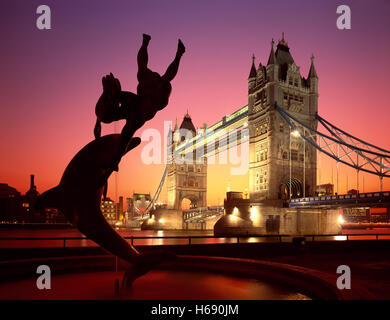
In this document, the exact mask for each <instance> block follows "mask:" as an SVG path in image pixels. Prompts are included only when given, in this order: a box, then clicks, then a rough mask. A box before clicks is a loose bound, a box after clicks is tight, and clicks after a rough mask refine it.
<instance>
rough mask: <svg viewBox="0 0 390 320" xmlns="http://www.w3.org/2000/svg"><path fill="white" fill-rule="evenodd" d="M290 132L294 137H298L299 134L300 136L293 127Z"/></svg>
mask: <svg viewBox="0 0 390 320" xmlns="http://www.w3.org/2000/svg"><path fill="white" fill-rule="evenodd" d="M291 134H292V135H293V136H294V137H299V136H300V133H299V131H298V130H296V129H295V130H294V131H292V132H291Z"/></svg>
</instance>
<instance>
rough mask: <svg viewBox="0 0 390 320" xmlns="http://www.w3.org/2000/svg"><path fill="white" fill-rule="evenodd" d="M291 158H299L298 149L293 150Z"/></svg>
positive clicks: (294, 159)
mask: <svg viewBox="0 0 390 320" xmlns="http://www.w3.org/2000/svg"><path fill="white" fill-rule="evenodd" d="M291 160H293V161H296V160H298V151H297V150H291Z"/></svg>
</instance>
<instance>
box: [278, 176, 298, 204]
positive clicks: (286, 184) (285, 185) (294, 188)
mask: <svg viewBox="0 0 390 320" xmlns="http://www.w3.org/2000/svg"><path fill="white" fill-rule="evenodd" d="M290 186H291V198H299V197H302V195H303V187H302V183H301V181H299V180H298V179H296V178H291V183H290V178H287V179H284V180H283V182H282V184H281V185H280V198H281V199H284V200H286V199H289V198H290Z"/></svg>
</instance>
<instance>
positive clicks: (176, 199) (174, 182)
mask: <svg viewBox="0 0 390 320" xmlns="http://www.w3.org/2000/svg"><path fill="white" fill-rule="evenodd" d="M170 131H171V132H170V133H169V135H170V138H168V141H170V144H169V143H168V155H169V156H168V157H169V158H168V172H167V182H168V209H176V210H180V209H181V204H182V201H183V199H189V200H190V201H191V208H196V207H205V206H206V205H207V198H206V195H207V193H206V192H207V159H206V158H201V159H196V154H195V152H194V154H192V155H181V154H176V155H175V150H176V148H177V147H178V146H179V145H181V144H185V143H187V142H188V140H189V139H191V138H192V137H194V136H195V135H196V134H197V132H196V129H195V126H194V124H193V123H192V120H191V117H190V115H189V114H188V112H187V114H185V116H184V118H183V121H182V123H181V125H180V128H178V126H177V120H176V125H175V128H174V130H170Z"/></svg>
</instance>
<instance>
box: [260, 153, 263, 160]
mask: <svg viewBox="0 0 390 320" xmlns="http://www.w3.org/2000/svg"><path fill="white" fill-rule="evenodd" d="M260 161H264V153H263V152H262V153H261V154H260Z"/></svg>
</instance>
